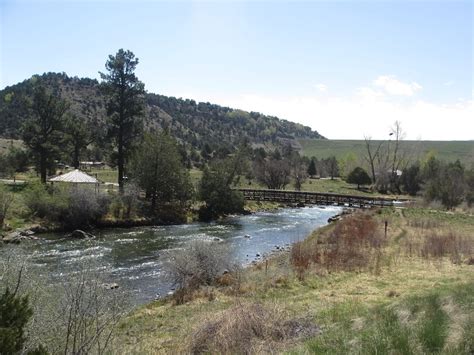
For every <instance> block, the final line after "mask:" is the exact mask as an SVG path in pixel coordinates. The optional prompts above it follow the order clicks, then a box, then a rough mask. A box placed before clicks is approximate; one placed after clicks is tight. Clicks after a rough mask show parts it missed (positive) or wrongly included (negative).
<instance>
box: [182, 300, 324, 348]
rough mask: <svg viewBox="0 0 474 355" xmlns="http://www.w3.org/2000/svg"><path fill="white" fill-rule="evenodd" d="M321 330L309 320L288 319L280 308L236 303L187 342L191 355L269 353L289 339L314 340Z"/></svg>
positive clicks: (203, 325)
mask: <svg viewBox="0 0 474 355" xmlns="http://www.w3.org/2000/svg"><path fill="white" fill-rule="evenodd" d="M318 332H319V328H318V327H317V326H316V325H315V324H314V323H313V322H311V321H310V320H308V319H288V316H287V315H286V314H285V312H284V311H283V310H282V309H281V308H279V307H275V306H273V307H269V306H263V305H262V304H259V303H237V305H235V306H233V307H232V308H230V309H227V310H225V311H222V312H221V313H220V314H218V315H215V316H212V317H211V318H210V319H207V320H205V321H204V322H202V323H201V324H199V325H198V326H197V327H196V329H195V330H194V332H193V333H192V334H191V335H190V337H189V340H188V344H189V345H188V350H189V352H190V353H191V354H208V353H210V354H215V353H219V354H253V353H262V352H265V353H270V352H275V351H277V350H278V348H279V345H280V344H281V343H282V342H284V341H287V340H289V339H294V338H298V337H311V336H314V335H316V334H317V333H318Z"/></svg>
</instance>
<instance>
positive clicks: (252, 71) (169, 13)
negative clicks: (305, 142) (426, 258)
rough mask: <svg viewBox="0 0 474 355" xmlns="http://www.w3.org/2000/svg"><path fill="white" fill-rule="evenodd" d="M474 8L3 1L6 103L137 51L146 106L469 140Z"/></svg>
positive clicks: (0, 57) (354, 135)
mask: <svg viewBox="0 0 474 355" xmlns="http://www.w3.org/2000/svg"><path fill="white" fill-rule="evenodd" d="M473 15H474V13H473V1H456V0H445V1H440V0H438V1H423V0H419V1H407V0H397V1H395V0H393V1H388V0H383V1H382V0H380V1H377V0H366V1H358V0H352V1H349V0H348V1H341V0H336V1H280V0H275V1H270V0H266V1H265V0H262V1H224V0H222V1H212V2H203V1H151V0H148V1H125V0H121V1H120V0H115V1H112V0H102V1H93V0H82V1H69V0H62V1H44V0H36V1H35V0H24V1H22V0H0V89H3V88H4V87H6V86H9V85H13V84H16V83H18V82H20V81H23V80H25V79H28V78H29V77H31V76H32V75H33V74H42V73H44V72H66V73H67V74H68V75H70V76H79V77H90V78H97V79H98V78H99V74H98V72H99V71H104V70H105V67H104V65H105V62H106V60H107V57H108V55H109V54H114V53H116V52H117V50H118V49H119V48H124V49H130V50H131V51H133V52H134V53H135V55H136V56H137V57H138V58H139V60H140V63H139V65H138V67H137V71H136V73H137V76H138V77H139V78H140V80H142V81H143V82H144V83H145V88H146V90H147V91H149V92H154V93H159V94H163V95H169V96H175V97H182V98H191V99H194V100H196V101H205V102H211V103H215V104H220V105H224V106H229V107H233V108H239V109H243V110H247V111H258V112H262V113H264V114H270V115H275V116H278V117H280V118H284V119H287V120H290V121H294V122H299V123H302V124H305V125H308V126H310V127H311V128H313V129H315V130H317V131H318V132H319V133H321V134H322V135H324V136H325V137H327V138H330V139H363V138H364V136H370V137H372V138H373V139H385V138H387V137H388V134H389V132H390V127H391V126H392V125H393V123H394V122H395V121H396V120H398V121H400V122H401V124H402V127H403V129H404V131H405V132H406V139H423V140H473V139H474V108H473V88H474V85H473V54H474V52H473V51H474V50H473V32H474V28H473Z"/></svg>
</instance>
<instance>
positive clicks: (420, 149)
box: [299, 139, 474, 166]
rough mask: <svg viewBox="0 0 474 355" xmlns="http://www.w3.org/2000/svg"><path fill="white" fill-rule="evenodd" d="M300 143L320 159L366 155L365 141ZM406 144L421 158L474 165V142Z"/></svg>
mask: <svg viewBox="0 0 474 355" xmlns="http://www.w3.org/2000/svg"><path fill="white" fill-rule="evenodd" d="M299 142H300V143H301V145H302V147H303V151H302V153H303V154H304V155H306V156H309V157H312V156H315V157H317V158H318V159H320V158H327V157H329V156H332V155H334V156H336V158H344V157H345V156H347V155H348V154H350V153H353V154H355V155H356V156H358V157H362V156H363V155H364V154H365V142H364V141H363V140H319V139H318V140H315V139H302V140H300V141H299ZM405 144H407V146H408V147H409V149H410V151H411V152H412V153H415V155H416V156H418V157H419V158H423V157H424V156H425V155H426V154H428V153H430V152H432V153H435V154H436V156H437V157H438V158H440V159H442V160H448V161H454V160H456V159H459V160H461V162H463V163H464V164H467V165H468V166H470V165H471V164H473V163H474V141H406V142H405Z"/></svg>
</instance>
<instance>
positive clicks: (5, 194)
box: [0, 185, 14, 230]
mask: <svg viewBox="0 0 474 355" xmlns="http://www.w3.org/2000/svg"><path fill="white" fill-rule="evenodd" d="M13 199H14V198H13V194H12V193H11V192H10V191H8V190H7V189H6V187H5V186H3V185H0V230H1V229H2V228H3V225H4V223H5V218H6V217H7V213H8V211H9V209H10V206H11V204H12V203H13Z"/></svg>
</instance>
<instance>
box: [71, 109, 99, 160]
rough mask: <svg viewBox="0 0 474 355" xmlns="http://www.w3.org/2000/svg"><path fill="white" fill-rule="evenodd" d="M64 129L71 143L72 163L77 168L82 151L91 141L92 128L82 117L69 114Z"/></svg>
mask: <svg viewBox="0 0 474 355" xmlns="http://www.w3.org/2000/svg"><path fill="white" fill-rule="evenodd" d="M65 131H66V133H67V140H68V141H69V143H70V145H71V152H72V165H73V166H74V168H76V169H79V162H80V158H81V154H82V152H83V151H84V150H85V149H86V148H87V146H88V145H89V144H91V143H92V142H93V139H92V133H91V131H92V130H91V128H90V127H89V126H88V125H87V123H86V121H85V120H84V119H83V118H80V117H78V116H75V115H70V116H69V117H68V118H67V120H66V124H65Z"/></svg>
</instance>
